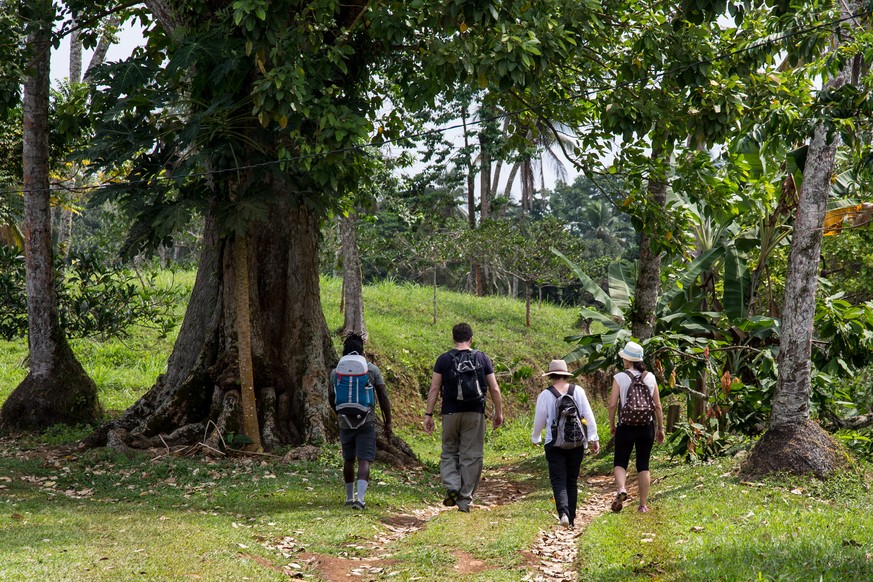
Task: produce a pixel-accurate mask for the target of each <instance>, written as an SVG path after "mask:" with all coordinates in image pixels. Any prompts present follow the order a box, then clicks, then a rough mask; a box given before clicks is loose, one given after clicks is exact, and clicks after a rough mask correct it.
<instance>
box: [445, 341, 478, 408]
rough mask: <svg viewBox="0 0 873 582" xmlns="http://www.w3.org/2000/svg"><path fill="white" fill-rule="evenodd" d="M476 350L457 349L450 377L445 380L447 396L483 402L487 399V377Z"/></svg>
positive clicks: (459, 399) (460, 400) (453, 356)
mask: <svg viewBox="0 0 873 582" xmlns="http://www.w3.org/2000/svg"><path fill="white" fill-rule="evenodd" d="M476 354H477V352H476V350H457V351H455V353H454V354H453V355H452V368H451V372H450V373H449V377H448V378H447V379H446V380H444V381H443V385H444V386H445V389H446V396H448V398H450V399H452V400H457V401H458V402H481V401H483V400H484V399H485V390H486V388H487V387H486V385H485V377H484V374H483V370H482V363H481V362H480V361H479V358H478V357H476Z"/></svg>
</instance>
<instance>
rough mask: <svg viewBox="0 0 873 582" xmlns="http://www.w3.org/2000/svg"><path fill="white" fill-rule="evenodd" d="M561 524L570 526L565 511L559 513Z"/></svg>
mask: <svg viewBox="0 0 873 582" xmlns="http://www.w3.org/2000/svg"><path fill="white" fill-rule="evenodd" d="M561 525H562V526H564V527H570V518H569V517H567V514H566V513H562V514H561Z"/></svg>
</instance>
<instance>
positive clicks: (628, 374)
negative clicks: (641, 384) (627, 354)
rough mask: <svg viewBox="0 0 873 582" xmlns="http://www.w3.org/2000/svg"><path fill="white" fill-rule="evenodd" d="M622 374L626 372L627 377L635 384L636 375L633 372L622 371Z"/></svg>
mask: <svg viewBox="0 0 873 582" xmlns="http://www.w3.org/2000/svg"><path fill="white" fill-rule="evenodd" d="M622 372H624V373H625V374H627V377H628V378H630V379H631V382H633V381H634V378H636V376H635V375H634V373H633V372H631V371H630V370H622Z"/></svg>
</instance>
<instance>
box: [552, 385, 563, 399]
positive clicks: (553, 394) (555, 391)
mask: <svg viewBox="0 0 873 582" xmlns="http://www.w3.org/2000/svg"><path fill="white" fill-rule="evenodd" d="M549 392H551V393H552V396H554V397H555V398H556V399H558V400H560V399H561V393H560V392H558V391H557V390H556V389H555V387H554V386H549Z"/></svg>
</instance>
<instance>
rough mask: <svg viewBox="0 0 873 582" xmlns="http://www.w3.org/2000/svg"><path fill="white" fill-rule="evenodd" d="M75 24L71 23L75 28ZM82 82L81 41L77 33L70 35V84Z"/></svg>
mask: <svg viewBox="0 0 873 582" xmlns="http://www.w3.org/2000/svg"><path fill="white" fill-rule="evenodd" d="M76 24H77V23H76V22H73V25H74V26H75V25H76ZM81 80H82V39H81V38H80V37H79V31H78V30H74V31H73V32H71V33H70V83H78V82H80V81H81Z"/></svg>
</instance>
